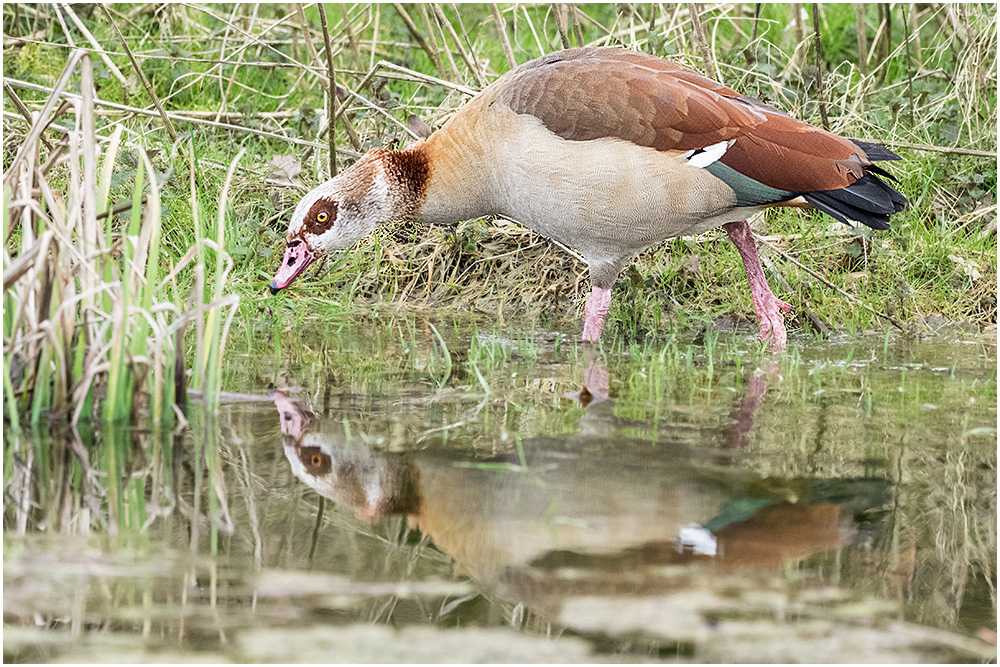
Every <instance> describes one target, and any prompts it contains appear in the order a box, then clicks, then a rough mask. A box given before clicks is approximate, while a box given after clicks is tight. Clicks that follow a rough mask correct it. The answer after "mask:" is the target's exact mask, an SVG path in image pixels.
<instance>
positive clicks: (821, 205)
mask: <svg viewBox="0 0 1000 667" xmlns="http://www.w3.org/2000/svg"><path fill="white" fill-rule="evenodd" d="M855 143H857V142H855ZM869 169H870V167H869ZM872 171H873V170H872ZM802 196H803V198H805V200H806V201H807V202H809V203H810V204H811V205H812V206H814V207H816V208H818V209H819V210H821V211H823V212H824V213H826V214H827V215H829V216H831V217H833V218H835V219H837V220H840V221H841V222H844V223H847V224H848V225H849V224H851V221H854V222H860V223H861V224H863V225H865V226H867V227H871V228H872V229H889V216H890V215H892V214H893V213H899V212H900V211H902V210H903V208H904V207H905V206H906V205H907V204H908V203H909V202H907V201H906V197H904V196H903V195H901V194H900V193H899V192H898V191H897V190H896V189H895V188H893V187H892V186H891V185H889V184H888V183H886V182H884V181H882V180H879V178H878V177H877V176H875V175H874V174H872V173H869V174H867V175H866V176H865V177H863V178H859V179H858V180H857V181H855V182H854V183H852V184H851V185H849V186H847V187H846V188H841V189H839V190H817V191H815V192H804V193H803V194H802Z"/></svg>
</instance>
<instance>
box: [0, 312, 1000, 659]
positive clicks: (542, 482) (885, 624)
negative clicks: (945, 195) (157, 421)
mask: <svg viewBox="0 0 1000 667" xmlns="http://www.w3.org/2000/svg"><path fill="white" fill-rule="evenodd" d="M247 336H248V338H249V337H250V336H251V333H248V334H247ZM239 346H240V341H236V342H234V343H232V345H231V347H230V350H231V353H230V354H228V358H227V372H226V388H227V390H228V391H229V393H227V395H226V396H225V398H224V400H225V402H224V405H223V407H222V410H221V413H220V414H219V415H218V417H206V416H205V415H204V414H203V411H202V410H201V408H200V406H199V405H198V404H197V403H192V404H191V405H190V406H188V408H187V410H186V421H187V423H186V424H177V423H175V424H173V425H171V426H169V427H166V426H165V427H162V428H159V429H148V428H143V429H139V428H121V429H108V428H102V429H100V430H98V431H94V430H92V429H89V428H80V429H76V430H74V429H71V428H68V427H64V426H53V427H51V428H50V429H47V430H45V431H35V432H26V433H22V434H19V435H15V434H13V433H10V432H7V431H5V433H4V454H5V459H4V658H5V660H8V661H73V662H77V661H81V662H90V661H95V662H119V661H147V660H153V659H155V660H167V661H191V660H194V661H199V662H206V661H262V660H266V661H308V662H317V661H323V662H373V661H374V662H393V661H396V662H400V661H407V662H497V661H501V662H523V661H530V662H588V661H637V660H639V661H648V660H653V661H671V660H684V661H690V660H695V661H703V662H704V661H707V662H711V661H724V662H729V661H754V662H759V661H765V662H767V661H779V662H800V661H813V662H815V661H821V662H837V661H849V662H884V661H895V662H898V661H921V662H936V661H956V660H957V661H974V662H982V661H986V662H988V661H991V660H992V661H995V659H996V620H997V616H996V566H997V551H996V527H997V512H996V498H997V475H996V454H997V447H996V445H997V432H996V413H997V410H996V408H997V393H996V378H997V375H996V370H997V369H996V347H995V339H994V340H993V341H992V342H991V341H989V339H988V338H983V337H981V336H978V335H969V334H965V335H951V336H949V335H938V336H935V337H932V338H925V339H916V338H906V337H897V336H895V335H891V336H888V337H886V336H885V335H883V334H879V335H877V336H873V337H860V338H859V337H854V338H851V339H850V340H848V339H846V338H845V339H843V340H836V339H834V340H827V341H821V342H811V341H798V342H793V344H792V347H791V350H790V352H789V353H787V354H784V355H780V356H778V357H777V358H770V357H769V356H767V355H763V354H762V353H761V351H760V350H759V349H758V347H759V346H757V345H756V344H754V343H753V342H752V341H750V340H748V339H747V338H746V337H745V336H743V335H742V334H726V335H721V336H719V335H714V334H706V335H704V336H701V337H699V338H697V339H695V341H694V342H678V341H677V340H674V339H668V340H663V339H660V340H657V341H656V342H651V343H649V344H643V345H632V346H623V345H621V346H615V345H612V346H611V349H605V350H603V352H602V353H595V352H593V351H591V350H588V349H586V348H584V347H582V346H581V345H580V344H578V343H577V342H576V341H575V340H574V339H572V338H569V337H566V336H563V335H561V334H558V333H546V332H543V331H538V330H537V329H526V330H523V331H518V330H516V329H513V328H511V327H509V326H505V327H497V326H495V325H493V324H490V325H483V324H482V323H480V325H479V326H477V324H476V323H475V322H472V321H464V320H458V321H442V320H426V319H419V318H413V317H395V318H380V319H369V320H365V321H352V322H336V323H333V324H329V325H324V326H319V325H312V326H305V325H303V326H298V327H292V328H290V329H289V330H286V331H283V332H273V333H272V335H271V336H270V338H269V342H268V346H267V347H266V348H264V349H261V348H260V347H252V346H251V345H249V344H246V345H245V347H244V349H242V350H241V349H238V348H239Z"/></svg>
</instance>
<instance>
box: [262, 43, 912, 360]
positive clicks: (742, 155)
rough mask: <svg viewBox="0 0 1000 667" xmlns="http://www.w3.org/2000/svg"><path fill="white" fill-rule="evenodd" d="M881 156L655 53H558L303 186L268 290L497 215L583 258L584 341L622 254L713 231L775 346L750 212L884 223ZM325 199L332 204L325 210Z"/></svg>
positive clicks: (601, 315)
mask: <svg viewBox="0 0 1000 667" xmlns="http://www.w3.org/2000/svg"><path fill="white" fill-rule="evenodd" d="M887 159H898V157H897V156H895V155H894V154H892V153H891V152H890V151H887V150H886V149H884V148H881V147H879V146H875V145H873V144H866V143H863V142H858V141H852V140H850V139H845V138H843V137H839V136H837V135H834V134H831V133H830V132H826V131H825V130H822V129H820V128H816V127H812V126H810V125H807V124H806V123H802V122H800V121H797V120H795V119H793V118H791V117H789V116H787V115H786V114H784V113H782V112H780V111H778V110H777V109H774V108H773V107H770V106H768V105H766V104H764V103H763V102H760V101H758V100H754V99H751V98H747V97H743V96H741V95H739V93H737V92H736V91H733V90H732V89H730V88H727V87H726V86H723V85H722V84H720V83H717V82H715V81H712V80H711V79H708V78H706V77H704V76H702V75H700V74H698V73H696V72H693V71H691V70H689V69H687V68H685V67H682V66H680V65H677V64H675V63H671V62H668V61H665V60H662V59H660V58H656V57H654V56H649V55H646V54H642V53H636V52H632V51H627V50H625V49H617V48H581V49H570V50H567V51H560V52H557V53H552V54H549V55H547V56H543V57H542V58H538V59H536V60H533V61H531V62H529V63H526V64H524V65H522V66H520V67H518V68H516V69H514V70H512V71H511V72H508V73H507V74H505V75H504V76H502V77H500V78H499V79H497V80H496V81H495V82H493V83H492V84H491V85H490V86H488V87H487V88H486V89H485V90H483V91H482V92H481V93H480V94H479V95H477V96H476V97H475V98H473V99H472V100H470V101H469V103H468V104H467V105H466V106H465V107H463V108H462V109H461V110H459V111H458V113H456V114H455V115H454V116H453V117H452V118H451V119H450V120H449V121H448V122H447V123H446V124H445V125H444V127H442V128H441V129H440V130H438V131H437V132H435V133H434V134H432V135H431V136H430V137H429V138H427V140H426V141H424V142H421V143H419V144H417V145H416V146H415V147H414V148H412V149H410V150H407V151H401V152H393V151H386V150H382V149H374V150H372V151H370V152H369V153H368V154H366V155H365V156H364V157H363V158H362V159H361V160H359V161H358V162H357V163H356V164H355V165H354V166H352V167H351V168H350V169H348V170H346V171H345V172H343V173H342V174H341V175H340V176H338V177H336V178H334V179H332V180H330V181H328V182H327V183H324V184H323V185H321V186H319V187H318V188H316V189H315V190H313V191H312V192H311V193H309V194H308V195H306V197H304V198H303V200H302V201H301V202H300V203H299V206H298V208H297V209H296V211H295V213H294V214H293V216H292V221H291V223H290V224H289V229H288V249H287V251H286V255H285V259H284V261H283V263H282V267H281V269H280V270H279V271H278V274H277V276H276V277H275V280H274V281H272V283H271V291H272V292H277V291H278V290H280V289H282V288H284V287H285V286H287V285H288V284H289V283H291V281H292V280H294V278H295V277H296V276H297V275H298V274H299V273H301V271H302V270H303V269H304V268H305V267H306V266H308V265H309V264H310V263H311V262H312V261H313V260H314V259H315V258H316V257H318V256H321V255H323V254H326V253H328V252H331V251H333V250H337V249H341V248H345V247H348V246H350V245H351V244H353V243H354V242H356V241H357V240H359V239H360V238H361V237H363V236H365V235H366V234H368V233H370V232H371V231H372V230H373V229H374V228H375V226H376V225H378V224H379V223H381V222H385V221H388V220H398V219H423V220H426V221H428V222H458V221H461V220H466V219H471V218H475V217H479V216H485V215H502V216H506V217H508V218H510V219H513V220H516V221H518V222H520V223H522V224H524V225H526V226H528V227H530V228H532V229H534V230H536V231H537V232H539V233H540V234H542V235H544V236H547V237H549V238H552V239H554V240H557V241H559V242H561V243H564V244H566V245H568V246H572V247H573V248H575V249H576V250H577V251H578V252H579V253H580V254H581V255H582V256H583V257H584V258H585V259H586V260H587V263H588V265H589V267H590V273H591V281H592V283H593V292H592V294H591V297H590V299H588V302H587V306H586V309H585V312H586V323H585V326H584V339H585V340H589V341H596V340H597V339H598V338H599V336H600V332H601V328H602V326H603V323H604V319H605V317H606V315H607V311H608V307H609V305H610V298H611V291H610V290H611V287H612V285H613V284H614V281H615V278H616V277H617V275H618V273H619V272H620V270H621V268H622V266H623V265H624V263H625V262H627V261H628V260H629V259H630V258H631V257H633V256H634V255H635V254H637V253H638V252H641V251H642V250H643V249H644V248H647V247H649V246H651V245H653V244H655V243H659V242H660V241H663V240H665V239H669V238H673V237H676V236H681V235H686V234H695V233H700V232H703V231H706V230H709V229H712V228H715V227H720V226H721V227H723V228H724V229H725V230H726V232H727V233H728V234H729V236H730V238H731V239H732V240H733V241H734V243H735V244H736V246H737V249H738V250H739V252H740V255H741V257H742V259H743V262H744V264H745V266H746V269H747V276H748V278H749V280H750V286H751V294H752V296H753V300H754V308H755V310H756V312H757V315H758V317H759V318H760V320H761V336H762V337H763V338H765V339H769V340H770V343H771V345H773V346H775V347H782V346H784V344H785V336H786V334H785V327H784V323H783V319H782V316H781V311H782V310H788V309H790V306H789V305H788V304H786V303H785V302H783V301H780V300H779V299H777V298H776V297H775V296H774V295H773V294H772V293H771V291H770V289H769V288H768V287H767V282H766V280H765V279H764V275H763V271H762V270H761V268H760V261H759V259H758V257H757V254H756V248H755V246H754V242H753V238H752V235H751V234H750V231H749V228H748V227H747V225H746V222H745V221H746V220H747V219H748V218H750V217H751V216H753V215H755V214H757V213H759V212H760V211H762V210H764V209H766V208H768V207H772V206H814V207H816V208H819V209H820V210H822V211H824V212H826V213H828V214H829V215H831V216H833V217H834V218H836V219H838V220H841V221H844V222H848V221H856V222H861V223H863V224H865V225H868V226H870V227H874V228H876V229H886V228H888V224H889V216H890V215H892V214H893V213H896V212H898V211H900V210H901V209H902V208H903V206H904V205H905V204H906V200H905V198H903V196H902V195H900V194H899V193H898V192H896V190H894V189H893V188H892V187H891V186H890V185H888V184H887V183H885V182H884V181H882V180H880V179H879V176H880V175H881V176H887V177H889V178H891V177H890V176H888V174H887V173H886V172H885V171H884V170H882V169H880V168H879V167H877V166H875V165H873V164H872V162H873V161H875V160H887ZM321 210H323V211H333V215H330V216H327V217H324V218H323V220H318V219H317V217H316V212H317V211H321Z"/></svg>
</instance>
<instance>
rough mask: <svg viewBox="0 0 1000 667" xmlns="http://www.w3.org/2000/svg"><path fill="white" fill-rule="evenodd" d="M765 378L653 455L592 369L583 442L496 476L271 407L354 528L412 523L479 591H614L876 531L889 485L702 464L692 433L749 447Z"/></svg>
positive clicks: (798, 553) (313, 479)
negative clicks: (596, 582)
mask: <svg viewBox="0 0 1000 667" xmlns="http://www.w3.org/2000/svg"><path fill="white" fill-rule="evenodd" d="M771 373H773V370H772V369H763V370H758V371H757V372H756V373H754V374H753V376H752V378H751V380H750V382H749V383H748V390H747V393H746V394H745V395H744V396H742V397H741V399H740V401H739V402H738V404H737V406H736V408H735V410H734V411H733V413H732V414H731V415H730V419H729V420H728V421H727V422H726V423H722V424H719V425H718V426H717V427H715V428H714V429H712V430H710V431H709V432H705V429H703V428H700V427H696V426H685V425H678V424H669V425H666V424H660V425H658V428H657V430H656V433H657V435H656V436H654V438H655V440H654V442H652V443H651V441H650V439H649V438H638V437H635V436H631V435H629V434H630V433H635V432H636V431H637V430H638V431H641V429H643V428H645V429H646V430H647V431H649V430H650V429H651V428H652V425H650V424H644V423H641V422H632V421H629V420H625V419H622V418H620V417H617V416H615V415H614V412H613V408H614V399H612V398H609V392H608V375H607V372H606V371H605V370H604V369H603V368H602V367H600V366H599V365H595V364H592V365H591V367H590V368H589V369H588V371H587V375H586V379H585V381H586V383H587V384H586V386H585V387H584V388H582V389H581V391H580V392H579V394H578V395H576V396H575V398H576V399H578V400H580V401H581V402H582V403H583V404H584V406H585V411H584V415H583V416H582V417H581V418H580V422H579V426H580V430H579V431H578V432H576V433H572V434H562V435H538V436H535V437H527V438H524V439H523V441H522V454H523V459H522V458H521V455H519V454H517V453H513V454H511V455H510V456H508V457H501V458H494V459H491V460H490V461H489V462H483V461H472V462H470V461H468V459H469V458H470V455H469V454H464V455H463V454H462V453H457V452H456V448H455V447H454V446H450V447H449V448H448V449H447V451H445V450H444V449H443V448H438V449H433V448H426V449H420V450H417V451H411V452H406V453H400V452H387V451H380V450H379V449H378V447H377V446H376V445H374V444H369V443H367V442H366V441H365V438H363V437H359V436H358V435H357V434H356V433H355V434H354V435H353V437H349V436H348V434H347V433H346V431H345V427H344V423H343V422H342V421H338V420H332V419H328V420H324V419H319V418H317V417H316V416H313V415H310V414H309V413H308V412H307V411H305V410H304V409H303V408H302V407H300V406H299V405H298V404H297V403H296V402H295V401H293V400H291V399H290V398H288V397H286V396H283V395H281V394H275V395H274V402H275V405H276V406H277V408H278V412H279V414H280V417H281V430H282V434H283V446H284V452H285V456H286V457H287V459H288V461H289V463H290V465H291V468H292V471H293V473H294V474H295V476H296V477H298V478H299V479H300V480H301V481H303V482H304V483H305V484H307V485H308V486H310V487H311V488H313V489H315V490H316V491H317V492H318V493H319V494H321V495H322V496H325V497H326V498H329V499H331V500H332V501H334V502H335V503H336V504H337V505H338V506H340V507H342V508H345V509H348V510H350V511H352V512H353V513H354V514H355V515H356V516H357V517H358V518H359V519H362V520H364V521H368V522H376V521H378V520H380V519H382V518H383V517H387V516H392V515H405V516H406V517H407V518H408V521H409V523H410V525H411V526H412V527H414V528H417V529H419V530H420V531H422V532H423V533H425V534H427V535H429V536H430V537H431V538H432V539H433V540H434V542H435V544H436V545H437V546H438V547H439V548H440V549H442V550H443V551H445V552H446V553H448V554H449V555H450V556H451V557H453V558H454V559H455V561H456V563H457V565H458V567H459V570H460V571H461V572H463V573H465V574H469V575H471V576H473V577H474V578H476V579H477V580H478V581H480V583H482V584H487V585H489V584H492V585H503V584H508V585H509V584H511V583H512V582H514V581H517V580H523V579H524V577H525V576H528V577H530V578H535V579H537V577H536V576H535V575H537V573H538V572H544V571H551V570H552V569H554V568H565V567H574V568H581V572H583V573H586V572H591V573H592V574H595V575H597V574H600V573H603V574H600V576H601V577H602V578H603V580H607V578H606V575H607V573H608V572H610V571H614V572H617V573H619V574H621V573H622V572H626V571H631V572H633V573H635V572H637V571H641V570H642V569H644V568H650V567H656V566H663V565H669V564H682V563H689V562H692V561H701V562H706V563H717V564H719V565H720V566H721V567H724V568H780V567H781V566H782V565H783V564H784V563H786V562H787V561H790V560H791V561H797V560H801V559H804V558H806V557H808V556H810V555H812V554H816V553H818V552H822V551H827V550H831V549H836V548H838V547H842V546H844V545H847V544H850V543H852V541H857V540H859V539H860V538H863V537H865V536H866V533H870V532H871V530H872V529H873V528H874V529H875V530H878V529H879V528H878V522H875V523H869V522H864V523H863V524H859V522H858V521H857V517H864V516H865V513H866V512H869V511H870V510H872V509H877V508H879V507H881V506H882V505H883V504H884V503H885V502H886V501H887V495H888V491H889V487H890V484H889V482H888V481H886V480H884V479H871V478H863V479H811V478H800V479H776V478H764V477H762V476H760V475H757V474H755V473H752V472H750V471H748V470H746V469H743V468H741V467H739V466H736V465H731V464H730V465H719V464H718V462H717V461H715V462H706V458H705V456H704V455H700V456H698V455H695V451H693V448H692V445H691V444H690V442H691V441H692V431H695V433H694V436H695V437H694V440H695V442H697V441H698V439H700V440H702V441H705V442H706V447H711V448H712V449H713V450H714V451H717V452H724V451H731V448H733V447H741V446H744V445H745V444H746V443H747V438H748V434H749V432H750V430H751V428H752V426H753V421H754V417H755V415H756V413H757V411H758V410H759V409H760V407H761V405H762V403H763V399H764V394H765V392H766V386H767V379H768V377H769V375H770V374H771ZM677 430H680V431H683V432H684V433H683V434H682V436H678V435H677V433H676V432H675V431H677ZM458 437H461V436H456V435H452V436H450V441H449V442H450V443H452V444H453V443H454V442H455V439H456V438H458ZM498 439H499V436H498ZM497 449H498V450H501V451H504V450H506V451H510V450H512V449H513V447H511V445H510V442H498V444H497ZM721 458H722V459H723V460H726V461H728V460H729V458H730V457H721ZM505 464H506V465H505ZM859 525H864V526H866V527H865V528H864V529H862V530H860V531H859ZM867 536H868V537H870V535H867Z"/></svg>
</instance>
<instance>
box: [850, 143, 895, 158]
mask: <svg viewBox="0 0 1000 667" xmlns="http://www.w3.org/2000/svg"><path fill="white" fill-rule="evenodd" d="M851 143H853V144H854V145H855V146H857V147H858V148H860V149H861V150H863V151H864V152H865V155H867V156H868V159H869V160H871V161H872V162H877V161H881V160H902V159H903V158H901V157H899V156H898V155H896V154H895V153H893V152H892V151H891V150H889V149H888V148H886V147H885V146H881V145H879V144H873V143H871V142H870V141H861V140H860V139H851Z"/></svg>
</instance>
